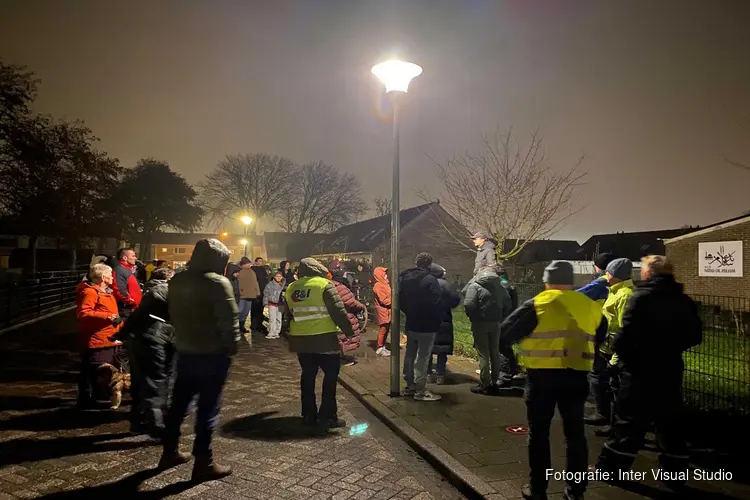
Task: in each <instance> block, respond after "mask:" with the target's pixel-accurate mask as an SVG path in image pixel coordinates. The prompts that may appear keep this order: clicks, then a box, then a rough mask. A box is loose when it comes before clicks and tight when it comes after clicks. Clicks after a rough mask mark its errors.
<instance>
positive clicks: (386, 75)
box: [372, 59, 422, 93]
mask: <svg viewBox="0 0 750 500" xmlns="http://www.w3.org/2000/svg"><path fill="white" fill-rule="evenodd" d="M372 74H373V75H375V76H377V77H378V79H379V80H380V81H381V82H383V85H385V91H386V93H389V92H404V93H406V91H407V90H408V89H409V83H410V82H411V81H412V80H413V79H414V78H416V77H418V76H419V75H421V74H422V67H421V66H418V65H416V64H414V63H410V62H405V61H399V60H398V59H391V60H390V61H385V62H382V63H380V64H376V65H375V66H373V67H372Z"/></svg>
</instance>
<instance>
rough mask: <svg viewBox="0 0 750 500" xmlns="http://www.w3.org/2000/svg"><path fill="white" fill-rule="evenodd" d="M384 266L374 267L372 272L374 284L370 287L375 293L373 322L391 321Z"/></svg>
mask: <svg viewBox="0 0 750 500" xmlns="http://www.w3.org/2000/svg"><path fill="white" fill-rule="evenodd" d="M386 272H387V270H386V268H384V267H376V268H375V270H374V271H373V272H372V275H373V277H374V278H375V286H373V287H372V292H373V295H375V323H377V324H378V326H380V325H387V324H389V323H390V322H391V286H390V285H389V284H388V281H387V275H386Z"/></svg>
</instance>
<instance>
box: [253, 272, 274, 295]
mask: <svg viewBox="0 0 750 500" xmlns="http://www.w3.org/2000/svg"><path fill="white" fill-rule="evenodd" d="M250 269H252V270H253V271H255V276H256V277H257V278H258V289H259V290H260V291H259V292H258V295H260V294H262V293H263V290H265V289H266V285H267V284H268V282H269V281H271V277H270V276H269V275H268V269H266V266H252V267H251V268H250Z"/></svg>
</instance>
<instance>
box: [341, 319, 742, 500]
mask: <svg viewBox="0 0 750 500" xmlns="http://www.w3.org/2000/svg"><path fill="white" fill-rule="evenodd" d="M374 334H375V332H372V331H368V332H367V333H366V334H365V336H364V338H363V344H364V345H368V346H369V345H371V344H372V343H373V342H374ZM402 357H403V349H402ZM358 360H359V362H358V363H357V364H356V365H354V366H351V367H345V368H343V369H342V374H343V375H342V381H343V383H344V384H345V385H349V386H353V387H350V388H351V389H353V392H355V393H356V392H359V393H360V394H359V395H358V397H360V398H361V399H363V400H364V401H370V402H371V403H370V404H372V405H373V406H376V410H377V407H379V408H380V410H381V411H380V413H381V414H384V415H385V416H386V418H389V419H390V420H391V425H394V424H393V422H396V427H398V426H399V425H402V424H403V423H406V424H407V426H406V427H407V429H406V431H404V433H405V434H407V435H413V433H414V432H415V431H416V433H417V437H418V438H419V437H420V435H421V436H422V437H423V441H425V442H427V443H428V446H434V447H436V449H437V453H446V452H447V454H448V455H449V457H448V460H449V461H457V462H458V463H459V464H460V465H462V466H463V467H460V465H459V468H461V469H463V470H464V472H465V473H468V474H467V476H468V477H469V478H470V479H472V476H476V478H475V479H476V480H478V483H479V491H482V490H481V488H482V487H484V488H485V490H483V491H482V493H483V494H484V495H486V497H487V498H494V497H495V495H502V496H503V497H505V498H509V499H512V498H520V487H521V485H523V484H524V483H526V482H528V465H527V464H528V461H527V448H526V441H527V440H526V436H525V435H520V434H513V433H510V432H508V431H507V430H506V428H507V427H515V426H525V425H526V424H527V420H526V406H525V404H524V402H523V399H522V391H521V390H519V391H518V393H517V394H516V395H507V396H494V397H493V396H481V395H476V394H473V393H471V392H470V390H469V389H470V388H471V387H472V386H474V385H476V384H477V382H478V375H476V374H475V369H476V368H477V364H476V362H475V361H473V360H469V359H465V358H459V357H455V356H452V357H450V358H449V360H448V372H449V376H448V379H449V380H448V384H447V385H444V386H437V385H431V386H430V388H431V390H433V392H435V393H437V394H440V395H441V396H442V397H443V399H442V400H441V401H439V402H435V403H423V402H416V401H414V400H413V399H411V398H390V397H389V396H388V393H389V386H388V384H389V369H390V359H388V358H378V357H376V356H375V355H374V352H373V351H372V350H371V349H370V348H369V347H368V348H362V353H361V354H360V357H359V358H358ZM402 388H403V381H402ZM408 427H410V429H409V428H408ZM587 430H588V437H589V440H588V442H589V456H590V460H591V462H590V463H594V462H595V460H596V457H597V456H598V454H599V451H600V450H601V444H602V442H603V440H602V439H601V438H597V437H595V436H594V433H593V428H591V427H588V428H587ZM425 438H426V439H425ZM550 441H551V443H550V444H551V450H552V455H553V461H552V466H553V468H554V470H556V471H562V470H564V469H565V438H564V435H563V431H562V422H561V421H560V419H559V417H558V416H556V417H555V420H554V421H553V426H552V429H551V440H550ZM652 448H653V446H652ZM449 468H450V467H449ZM657 468H658V465H657V461H656V454H655V453H654V452H653V451H645V452H641V453H640V454H639V456H638V459H637V460H636V463H635V466H634V470H638V471H648V472H649V474H648V475H647V479H646V480H645V481H643V482H642V483H641V484H636V483H634V484H631V485H629V486H628V491H626V490H623V489H621V488H616V487H613V486H609V485H606V484H603V483H591V484H590V486H589V490H588V492H587V494H586V498H587V499H604V498H606V499H626V498H644V497H645V498H655V497H662V496H666V497H674V498H684V496H683V497H678V496H677V495H672V494H671V493H668V490H666V489H664V488H663V487H662V486H661V485H660V484H659V483H658V482H657V481H655V480H654V479H653V478H652V477H651V472H650V471H651V469H657ZM460 472H461V471H459V473H460ZM734 475H735V478H736V477H737V476H738V475H739V474H737V472H736V471H735V474H734ZM689 485H690V486H691V488H693V491H692V493H694V494H695V495H696V496H697V497H699V498H705V497H706V496H707V495H708V494H710V495H713V496H712V498H750V486H748V485H746V484H739V483H737V482H731V483H730V482H728V481H703V482H696V481H691V482H690V483H689ZM562 489H563V483H562V482H560V481H552V482H551V484H550V489H549V493H559V492H562ZM552 496H554V495H552ZM498 498H499V496H498Z"/></svg>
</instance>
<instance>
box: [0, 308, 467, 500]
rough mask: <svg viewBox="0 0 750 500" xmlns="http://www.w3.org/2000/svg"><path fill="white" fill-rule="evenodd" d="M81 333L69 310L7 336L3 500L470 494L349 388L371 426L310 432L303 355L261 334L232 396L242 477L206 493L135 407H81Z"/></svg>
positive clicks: (1, 377)
mask: <svg viewBox="0 0 750 500" xmlns="http://www.w3.org/2000/svg"><path fill="white" fill-rule="evenodd" d="M74 331H75V320H74V317H73V316H72V314H71V313H65V314H61V315H59V316H56V317H54V318H52V319H50V320H47V321H43V322H39V323H37V324H35V325H32V326H29V327H27V328H22V329H20V330H17V331H14V332H8V333H6V334H4V335H2V336H0V500H9V499H17V498H47V499H62V498H70V499H75V500H79V499H84V498H97V499H98V500H105V499H108V498H112V499H118V498H129V499H130V498H166V497H172V496H174V497H176V498H186V497H190V498H202V499H232V500H235V499H238V500H239V499H335V500H346V499H367V498H373V499H390V498H396V499H415V500H416V499H418V500H428V499H458V498H463V495H461V494H460V493H458V492H457V491H456V489H455V488H453V487H452V486H451V485H450V484H448V483H447V482H446V481H445V480H444V479H443V478H442V477H441V476H440V475H438V474H437V473H436V472H435V470H434V469H432V468H431V467H430V466H429V465H428V464H427V463H426V462H424V460H422V459H421V458H420V457H419V456H418V455H416V453H414V452H413V451H412V450H411V448H409V447H408V446H407V445H406V444H405V443H404V442H403V441H401V440H400V439H398V438H397V437H396V436H395V435H394V434H393V433H392V432H391V431H390V430H389V429H388V428H387V427H385V426H384V425H383V424H382V423H381V422H380V421H378V419H376V418H375V417H373V416H372V414H370V413H369V412H368V411H367V410H366V409H365V408H364V407H363V406H362V405H361V404H360V403H359V402H358V401H356V400H355V399H354V398H353V397H352V396H351V395H350V394H348V393H347V391H345V390H343V389H341V390H340V391H339V402H340V407H341V413H342V417H344V418H345V419H347V421H348V422H349V423H350V424H368V426H369V427H368V428H367V430H366V431H365V432H364V433H362V434H361V435H354V436H350V435H349V430H348V429H346V430H342V431H338V432H337V433H333V434H331V435H329V436H327V437H324V438H312V437H310V436H309V435H307V434H306V433H305V432H304V431H303V428H302V425H301V420H300V419H299V417H298V414H299V403H298V401H299V394H298V380H299V379H298V374H299V366H298V364H297V362H296V358H294V357H293V356H292V355H290V354H289V353H288V352H287V351H286V345H285V344H284V343H283V342H282V341H267V340H265V339H262V338H261V339H256V340H255V341H254V343H253V345H252V346H250V345H247V344H245V345H243V346H241V349H240V353H239V355H238V356H237V357H236V359H235V363H234V364H233V366H232V373H231V377H230V381H229V383H228V386H227V388H226V390H225V394H224V407H223V409H222V414H221V432H220V434H219V435H218V436H216V439H215V453H216V456H217V458H218V460H220V461H222V462H224V463H230V464H231V465H232V466H233V468H234V471H235V472H234V474H233V475H232V476H230V477H228V478H226V479H224V480H221V481H214V482H211V483H205V484H202V485H199V486H194V485H192V484H191V483H189V482H188V481H187V479H188V478H189V474H190V470H191V469H190V466H189V465H186V466H181V467H178V468H175V469H173V470H171V471H167V472H164V473H161V474H159V473H157V472H155V471H154V470H152V468H153V467H154V466H155V465H156V463H157V461H158V458H159V453H160V448H159V447H158V446H154V445H153V444H152V443H151V442H150V441H148V440H146V439H144V438H142V437H130V436H129V435H128V434H127V430H128V423H127V412H128V409H129V407H128V406H127V405H123V407H122V408H121V409H120V410H119V411H116V412H111V411H94V412H85V413H83V414H81V413H79V412H76V411H75V410H73V409H72V405H73V402H74V398H75V395H76V392H75V391H76V388H75V382H76V370H77V354H76V353H75V352H74V351H72V350H71V349H72V348H73V347H74V345H75V344H74V334H72V333H70V332H74ZM191 421H192V419H191ZM191 421H190V422H188V423H187V424H188V425H186V426H185V427H184V428H183V429H184V430H185V431H186V432H187V433H188V434H190V433H191V431H190V426H189V424H190V423H191ZM190 438H191V436H184V437H183V449H185V450H189V449H190V448H189V446H190Z"/></svg>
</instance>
